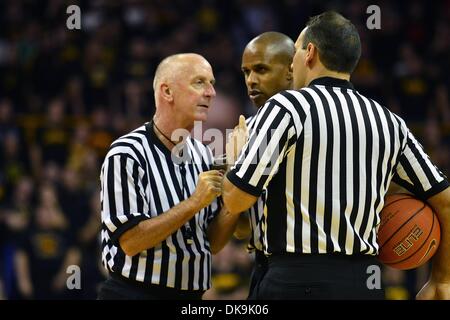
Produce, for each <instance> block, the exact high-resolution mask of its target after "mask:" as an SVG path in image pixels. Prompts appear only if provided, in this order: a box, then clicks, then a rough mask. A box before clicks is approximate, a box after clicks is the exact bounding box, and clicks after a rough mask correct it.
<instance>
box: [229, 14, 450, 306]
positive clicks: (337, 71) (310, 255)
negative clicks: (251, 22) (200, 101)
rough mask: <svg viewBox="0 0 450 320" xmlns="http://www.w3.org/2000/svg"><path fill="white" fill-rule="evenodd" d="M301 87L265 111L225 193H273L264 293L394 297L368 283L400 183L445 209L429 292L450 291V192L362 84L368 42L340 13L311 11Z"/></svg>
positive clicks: (442, 295) (302, 44)
mask: <svg viewBox="0 0 450 320" xmlns="http://www.w3.org/2000/svg"><path fill="white" fill-rule="evenodd" d="M295 47H296V54H295V56H294V61H293V72H294V89H295V90H288V91H284V92H281V93H279V94H277V95H275V96H274V97H272V98H271V99H270V100H269V101H268V102H267V103H266V104H265V106H264V107H263V108H261V109H260V110H259V111H258V114H257V117H256V120H255V122H256V124H255V131H254V132H253V133H251V134H250V137H249V142H248V143H247V144H246V145H245V146H244V148H243V150H242V153H241V155H240V156H239V158H238V161H237V164H236V165H235V166H234V167H233V168H232V169H231V171H230V172H229V173H228V174H227V178H226V179H225V182H224V191H223V199H224V203H225V206H226V207H227V208H228V210H229V211H230V212H232V213H233V214H238V213H239V212H241V211H243V210H246V209H247V208H249V207H250V206H252V205H253V204H254V202H255V201H256V199H257V198H258V196H259V195H260V194H261V192H262V190H264V189H267V199H266V204H265V208H264V215H265V220H266V224H265V230H264V234H265V237H266V239H265V253H266V255H268V257H269V268H268V271H267V273H266V275H265V277H264V278H263V280H262V282H261V284H260V287H259V291H258V298H259V299H383V298H384V294H383V290H379V289H373V290H371V289H369V288H368V287H367V285H366V282H367V278H368V276H369V275H368V274H367V270H368V267H369V266H371V265H377V264H378V262H377V259H376V255H377V254H378V249H379V247H378V244H377V241H376V240H377V225H378V224H379V222H380V217H379V213H380V211H381V209H382V208H383V204H384V196H385V194H386V192H387V190H388V186H389V184H390V182H391V181H394V182H396V183H397V184H399V185H401V186H403V187H404V188H406V189H407V190H409V191H411V192H412V193H414V194H415V195H416V196H417V197H420V198H422V199H424V200H427V201H428V203H429V204H430V205H431V206H432V207H433V208H434V209H435V211H436V213H437V215H438V217H439V220H440V223H441V227H442V242H441V245H440V247H439V249H438V252H437V254H436V255H435V257H434V260H433V269H432V273H431V278H430V281H429V282H428V283H427V284H426V285H425V287H424V288H423V289H422V290H421V292H420V293H419V294H418V298H423V299H450V188H449V182H448V180H447V179H446V177H445V176H444V175H443V174H442V173H441V172H440V171H439V170H438V169H437V168H436V167H435V166H434V165H433V164H432V163H431V161H430V159H429V157H428V156H427V155H426V154H425V153H424V151H423V149H422V147H421V145H420V144H419V143H418V142H417V140H416V139H415V138H414V137H413V135H412V134H411V132H410V131H409V129H408V128H407V126H406V124H405V122H404V121H403V120H402V119H401V118H400V117H398V116H396V115H395V114H393V113H391V112H390V111H389V110H388V109H387V108H385V107H383V106H381V105H379V104H378V103H377V102H376V101H374V100H372V99H370V98H367V97H365V96H363V95H362V94H360V93H359V92H358V91H357V90H355V88H354V87H353V85H352V84H351V83H350V81H349V79H350V74H351V73H352V71H353V70H354V68H355V66H356V65H357V63H358V60H359V57H360V54H361V43H360V39H359V35H358V33H357V30H356V28H355V26H354V25H353V24H352V23H351V22H350V21H348V20H347V19H345V18H344V17H342V16H341V15H340V14H338V13H336V12H325V13H323V14H321V15H318V16H315V17H313V18H311V19H310V21H309V22H308V24H307V26H306V28H305V29H303V31H302V32H301V33H300V36H299V38H298V39H297V41H296V43H295Z"/></svg>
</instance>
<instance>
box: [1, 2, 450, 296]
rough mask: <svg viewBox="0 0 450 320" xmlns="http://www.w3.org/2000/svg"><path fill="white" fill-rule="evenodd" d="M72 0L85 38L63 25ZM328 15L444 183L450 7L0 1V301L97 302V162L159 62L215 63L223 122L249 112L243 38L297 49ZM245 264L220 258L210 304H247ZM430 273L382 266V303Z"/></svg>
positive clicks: (367, 83)
mask: <svg viewBox="0 0 450 320" xmlns="http://www.w3.org/2000/svg"><path fill="white" fill-rule="evenodd" d="M71 4H76V5H78V6H79V8H80V9H81V29H80V30H76V29H75V30H68V28H67V26H66V20H67V19H68V18H69V16H70V14H68V13H66V9H67V7H68V6H69V5H71ZM371 4H376V5H378V6H379V8H380V9H381V25H380V27H381V29H379V30H378V29H375V30H369V29H368V28H367V25H366V22H367V19H368V18H369V16H370V14H368V13H366V9H367V7H368V6H369V5H371ZM327 9H335V10H337V11H339V12H341V13H342V14H344V15H345V16H346V17H347V18H349V19H350V20H351V21H352V22H353V23H354V24H355V25H356V26H357V27H358V29H359V32H360V36H361V40H362V44H363V52H362V57H361V60H360V62H359V65H358V68H357V70H356V71H355V73H354V75H353V77H352V82H353V83H354V84H355V86H356V88H357V89H358V90H359V91H360V92H362V93H363V94H367V95H368V96H371V97H373V98H375V99H377V100H378V101H379V102H380V103H382V104H384V105H386V106H388V107H389V108H390V109H391V110H392V111H394V112H396V113H397V114H399V115H401V116H402V117H403V118H404V119H405V120H406V121H407V123H408V125H409V126H410V127H411V129H412V130H413V132H414V133H415V134H416V136H417V137H418V138H419V141H420V142H421V143H422V144H423V145H424V147H425V150H426V151H427V152H428V154H429V155H430V157H431V158H432V159H433V161H434V162H435V163H436V164H437V165H438V166H439V167H440V168H442V169H443V170H444V172H445V173H446V174H447V175H448V174H449V173H450V105H449V97H448V92H449V86H450V82H449V73H450V25H449V21H450V1H448V0H447V1H427V2H425V1H423V2H421V1H395V3H394V1H378V2H369V1H321V2H320V4H319V3H318V1H312V0H305V1H295V0H277V1H264V0H251V1H242V0H232V1H212V0H211V1H206V0H204V1H181V0H175V1H164V0H154V1H132V0H129V1H106V0H104V1H100V0H97V1H96V0H94V1H62V0H52V1H29V0H7V1H1V2H0V26H1V28H0V298H2V299H95V297H96V295H95V290H96V286H97V285H98V283H99V282H100V281H102V279H103V278H104V276H105V274H104V270H103V268H102V267H101V265H100V261H99V256H100V249H99V224H100V211H99V195H98V192H99V169H100V165H101V162H102V160H103V157H104V156H105V153H106V151H107V149H108V146H109V144H110V143H111V142H112V141H113V140H114V139H115V138H117V137H119V136H120V135H122V134H123V133H126V132H127V131H129V130H131V129H134V128H135V127H137V126H139V125H141V124H142V123H143V122H145V121H148V120H149V119H151V116H152V114H153V112H154V105H153V91H152V85H151V84H152V77H153V72H154V70H155V67H156V65H157V64H158V62H159V61H160V60H161V59H162V58H164V57H166V56H167V55H170V54H173V53H178V52H197V53H200V54H203V55H204V56H205V57H206V58H207V59H208V60H209V61H210V62H211V64H212V66H213V69H214V73H215V77H216V80H217V85H216V90H217V98H216V99H215V101H214V103H213V108H212V110H210V114H209V120H208V122H207V124H206V125H207V127H211V128H212V127H214V128H219V129H221V130H224V129H225V128H231V127H233V126H234V124H235V123H236V121H237V118H238V116H239V114H240V113H243V114H245V115H247V116H248V115H251V114H252V113H254V111H255V110H254V109H253V107H252V106H251V105H250V102H249V100H248V98H247V97H246V89H245V85H244V80H243V75H242V74H241V71H240V61H241V53H242V50H243V48H244V46H245V44H246V43H247V42H248V41H249V40H250V39H252V38H253V37H254V36H256V35H258V34H259V33H262V32H265V31H271V30H272V31H280V32H284V33H286V34H287V35H289V36H290V37H291V38H292V39H293V40H294V41H295V40H296V39H297V36H298V34H299V32H300V31H301V29H302V28H303V26H304V25H305V22H306V21H307V19H308V17H309V16H311V15H315V14H318V13H320V12H322V11H324V10H327ZM36 222H38V223H36ZM49 230H50V232H49ZM251 259H252V257H251V256H250V255H248V254H247V252H246V251H245V245H244V243H243V242H238V241H232V242H230V244H229V245H227V247H226V248H225V249H224V250H223V251H222V252H221V253H220V254H218V255H216V256H215V257H214V260H213V273H214V278H213V284H214V289H213V290H210V291H209V292H207V293H206V295H205V298H208V299H243V298H245V297H246V294H247V287H248V280H249V275H250V270H251V266H252V260H251ZM25 260H28V261H29V263H30V270H29V272H26V268H24V266H25V263H24V262H25ZM66 265H78V266H79V267H80V269H79V270H80V271H81V289H79V290H77V289H75V290H67V288H66V279H67V277H68V276H69V274H67V273H66ZM428 272H429V266H428V265H427V266H425V267H422V268H420V269H417V270H412V271H408V272H400V271H396V270H393V269H388V268H385V269H384V270H383V277H384V280H385V283H386V287H387V290H386V296H387V298H388V299H411V298H414V295H415V294H416V293H417V290H418V288H419V287H421V285H422V284H423V283H424V281H425V279H426V277H427V275H428ZM30 283H32V284H33V288H34V290H33V292H32V291H31V290H30V287H31V286H30Z"/></svg>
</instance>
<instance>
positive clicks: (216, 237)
mask: <svg viewBox="0 0 450 320" xmlns="http://www.w3.org/2000/svg"><path fill="white" fill-rule="evenodd" d="M239 216H240V214H232V213H230V212H229V211H227V210H226V208H225V207H223V208H222V210H221V211H220V213H219V214H218V215H217V216H216V217H215V218H214V220H213V221H212V222H211V224H210V225H209V227H208V231H207V234H208V240H209V244H210V246H211V252H212V254H216V253H218V252H219V251H220V250H222V248H223V247H224V246H225V245H226V244H227V242H228V241H229V240H230V238H231V236H232V234H233V232H234V230H235V229H236V225H237V222H238V219H239Z"/></svg>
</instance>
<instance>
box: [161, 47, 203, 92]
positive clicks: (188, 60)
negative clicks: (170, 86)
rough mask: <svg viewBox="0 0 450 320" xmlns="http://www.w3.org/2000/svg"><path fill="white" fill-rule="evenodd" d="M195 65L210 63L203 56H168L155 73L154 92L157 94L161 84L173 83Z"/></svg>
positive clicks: (186, 54)
mask: <svg viewBox="0 0 450 320" xmlns="http://www.w3.org/2000/svg"><path fill="white" fill-rule="evenodd" d="M195 63H201V64H206V65H208V66H210V65H209V63H208V61H206V59H205V58H203V57H202V56H201V55H199V54H196V53H179V54H174V55H171V56H168V57H167V58H165V59H164V60H163V61H161V62H160V64H159V65H158V67H157V68H156V71H155V77H154V79H153V90H154V91H155V92H156V88H157V87H158V86H159V84H160V83H161V82H164V81H172V80H174V79H176V78H178V77H180V75H182V74H183V73H184V72H186V71H187V69H188V68H189V67H190V66H192V65H193V64H195Z"/></svg>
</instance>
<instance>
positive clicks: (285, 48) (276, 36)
mask: <svg viewBox="0 0 450 320" xmlns="http://www.w3.org/2000/svg"><path fill="white" fill-rule="evenodd" d="M261 50H263V51H264V52H265V53H266V55H270V56H271V57H276V58H278V59H280V62H282V63H286V64H288V63H289V64H290V63H291V62H292V58H293V57H294V54H295V47H294V41H292V39H291V38H289V37H288V36H287V35H285V34H283V33H280V32H275V31H270V32H264V33H262V34H260V35H259V36H257V37H255V38H253V39H252V40H251V41H250V42H249V43H248V44H247V46H246V47H245V51H252V52H254V51H261ZM245 51H244V52H245Z"/></svg>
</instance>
